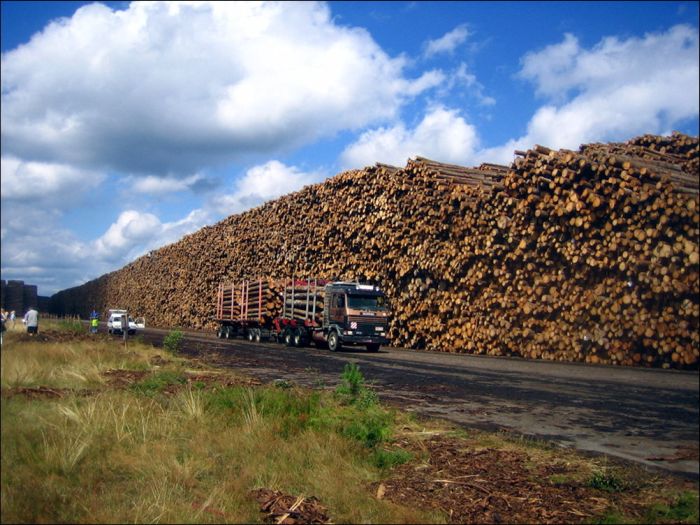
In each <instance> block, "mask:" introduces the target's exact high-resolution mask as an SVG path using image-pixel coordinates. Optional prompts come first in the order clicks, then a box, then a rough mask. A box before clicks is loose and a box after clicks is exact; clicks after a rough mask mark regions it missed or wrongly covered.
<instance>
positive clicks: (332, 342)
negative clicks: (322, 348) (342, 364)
mask: <svg viewBox="0 0 700 525" xmlns="http://www.w3.org/2000/svg"><path fill="white" fill-rule="evenodd" d="M328 349H329V350H330V351H331V352H339V351H340V350H342V349H343V345H342V343H341V342H340V336H338V332H336V331H332V332H331V333H330V334H328Z"/></svg>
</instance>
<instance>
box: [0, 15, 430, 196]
mask: <svg viewBox="0 0 700 525" xmlns="http://www.w3.org/2000/svg"><path fill="white" fill-rule="evenodd" d="M405 65H406V61H405V59H404V58H402V57H398V58H392V57H390V56H388V55H387V54H386V53H385V52H384V51H383V50H382V49H381V48H380V47H379V46H378V45H377V44H376V42H375V41H374V40H373V39H372V37H371V36H370V35H369V33H368V32H367V31H365V30H364V29H361V28H351V27H343V26H339V25H335V24H334V22H333V20H332V19H331V14H330V9H329V8H328V6H327V5H326V4H323V3H316V2H280V3H268V2H266V3H254V2H182V3H177V2H176V3H170V2H133V3H131V4H130V5H129V7H128V9H126V10H123V11H113V10H111V9H110V8H108V7H106V6H104V5H101V4H91V5H87V6H84V7H81V8H80V9H79V10H78V11H77V12H76V13H75V14H74V16H73V17H71V18H65V19H61V20H59V21H56V22H54V23H52V24H50V25H49V26H47V27H46V28H45V29H44V30H43V31H42V32H41V33H39V34H37V35H35V36H34V37H33V38H32V40H31V41H30V42H29V43H27V44H25V45H22V46H20V47H18V48H17V49H15V50H13V51H10V52H7V53H4V54H3V55H2V107H3V111H2V142H3V150H4V152H5V154H8V155H13V156H15V157H18V158H22V159H29V160H32V161H43V162H50V163H59V164H71V165H73V166H81V167H83V168H86V167H89V168H95V167H99V168H102V169H111V170H117V171H120V172H122V173H132V174H134V173H141V174H145V175H151V176H160V177H165V176H171V177H172V176H180V177H189V176H191V174H192V173H196V172H197V171H198V170H199V169H201V168H203V167H205V166H210V165H211V164H214V163H217V162H218V163H225V162H229V161H232V160H237V159H241V158H243V157H245V158H246V159H248V158H250V157H249V156H250V155H256V154H258V155H260V154H269V153H271V152H277V151H287V150H289V149H290V148H292V147H296V146H299V145H301V144H306V143H309V142H311V141H313V140H315V139H317V138H319V137H322V136H331V135H333V134H334V133H336V132H337V131H339V130H344V129H354V128H358V127H362V126H366V125H368V124H372V123H377V122H380V121H382V120H384V119H391V118H394V117H395V116H396V114H397V111H398V110H399V108H400V107H401V106H402V104H403V103H404V102H405V101H406V100H407V99H409V98H410V97H414V96H417V95H418V94H420V93H422V92H423V91H425V90H427V89H430V88H431V87H433V86H435V85H436V84H437V83H439V81H440V80H441V77H440V73H439V72H428V73H426V74H425V75H423V76H421V77H419V78H418V79H415V80H411V79H407V78H405V77H404V74H403V69H404V67H405ZM152 183H153V181H152V180H151V181H147V182H144V184H145V185H149V184H150V185H153V184H152Z"/></svg>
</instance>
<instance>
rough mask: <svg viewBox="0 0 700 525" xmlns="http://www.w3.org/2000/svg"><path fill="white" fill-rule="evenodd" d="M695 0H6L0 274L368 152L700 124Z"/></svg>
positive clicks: (157, 233)
mask: <svg viewBox="0 0 700 525" xmlns="http://www.w3.org/2000/svg"><path fill="white" fill-rule="evenodd" d="M698 5H699V4H698V2H630V1H624V2H578V1H577V2H522V1H519V2H439V1H430V2H365V1H363V2H349V1H347V2H329V3H323V2H318V3H317V2H281V3H257V2H230V3H229V2H220V1H218V2H212V3H209V2H133V3H130V2H102V3H93V2H44V1H42V2H9V1H2V3H1V9H2V13H1V14H2V33H1V36H2V66H1V68H2V69H1V76H0V82H1V85H2V106H1V124H2V131H1V159H0V160H1V179H0V180H1V194H0V197H1V206H2V207H1V215H2V216H1V227H0V233H1V237H0V241H1V242H0V253H1V268H0V271H1V274H2V275H1V276H2V279H5V280H8V279H18V280H23V281H25V283H28V284H36V285H38V291H39V295H43V296H50V295H52V294H54V293H56V292H58V291H60V290H63V289H66V288H70V287H73V286H78V285H80V284H83V283H85V282H87V281H89V280H92V279H95V278H97V277H99V276H101V275H103V274H105V273H108V272H111V271H114V270H117V269H119V268H121V267H123V266H125V265H126V264H128V263H129V262H131V261H133V260H135V259H136V258H138V257H140V256H141V255H144V254H146V253H148V252H149V251H151V250H154V249H157V248H160V247H162V246H164V245H167V244H170V243H173V242H176V241H178V240H179V239H181V238H182V237H183V236H184V235H186V234H188V233H193V232H195V231H197V230H199V229H201V228H202V227H204V226H207V225H213V224H215V223H217V222H219V221H220V220H222V219H224V218H226V217H228V216H229V215H232V214H238V213H241V212H243V211H245V210H247V209H250V208H253V207H256V206H259V205H260V204H262V203H264V202H266V201H269V200H272V199H275V198H277V197H279V196H282V195H285V194H288V193H290V192H293V191H296V190H299V189H301V188H302V187H304V186H306V185H309V184H315V183H318V182H322V181H323V180H325V179H327V178H329V177H332V176H334V175H336V174H337V173H340V172H342V171H344V170H347V169H354V168H362V167H364V166H370V165H374V164H375V163H376V162H383V163H388V164H394V165H398V166H404V165H405V164H406V161H407V160H408V159H409V158H411V157H415V156H417V155H421V156H424V157H428V158H432V159H435V160H438V161H443V162H448V163H454V164H461V165H464V166H475V165H478V164H480V163H481V162H497V163H502V164H509V163H510V162H511V161H512V160H513V158H514V157H513V151H514V150H516V149H523V150H524V149H529V148H531V147H533V146H534V145H535V144H543V145H546V146H549V147H553V148H570V149H577V148H578V147H579V146H580V145H581V144H584V143H590V142H608V141H616V142H618V141H626V140H629V139H630V138H633V137H635V136H638V135H642V134H645V133H652V134H669V133H670V132H671V131H673V130H678V131H681V132H684V133H688V134H691V135H695V136H697V135H698V119H699V112H698V100H699V99H700V94H699V87H698V84H699V78H700V73H699V67H698V62H699V59H698V56H699V50H698Z"/></svg>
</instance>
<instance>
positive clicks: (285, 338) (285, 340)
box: [282, 328, 294, 346]
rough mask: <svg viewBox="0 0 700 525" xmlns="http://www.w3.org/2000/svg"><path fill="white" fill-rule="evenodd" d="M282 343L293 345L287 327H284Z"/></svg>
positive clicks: (290, 333) (290, 332)
mask: <svg viewBox="0 0 700 525" xmlns="http://www.w3.org/2000/svg"><path fill="white" fill-rule="evenodd" d="M282 337H284V344H285V345H286V346H293V345H294V338H293V337H292V331H291V330H290V329H289V328H285V330H284V335H283V336H282Z"/></svg>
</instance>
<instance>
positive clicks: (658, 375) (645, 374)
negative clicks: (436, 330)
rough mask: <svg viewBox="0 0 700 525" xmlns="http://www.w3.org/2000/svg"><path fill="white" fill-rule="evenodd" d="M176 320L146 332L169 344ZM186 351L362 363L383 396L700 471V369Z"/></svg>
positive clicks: (290, 375) (195, 340) (215, 348)
mask: <svg viewBox="0 0 700 525" xmlns="http://www.w3.org/2000/svg"><path fill="white" fill-rule="evenodd" d="M165 334H167V331H166V330H158V329H153V328H150V329H147V330H145V331H144V338H145V339H146V340H147V341H150V342H152V343H154V344H155V345H156V346H160V345H161V344H162V340H163V337H164V336H165ZM184 351H185V353H187V354H189V355H192V356H197V357H199V358H201V359H203V360H205V361H207V362H210V363H211V364H215V365H218V366H224V367H230V368H234V369H236V370H238V371H240V372H243V373H245V374H248V375H250V376H253V377H257V378H260V379H261V380H263V381H271V380H274V379H285V380H287V381H291V382H294V383H296V384H299V385H304V386H319V385H327V386H335V385H336V384H337V383H338V382H339V380H340V374H341V372H342V370H343V367H344V366H345V364H346V363H348V362H354V363H357V364H358V366H359V367H360V370H361V371H362V373H363V375H364V377H365V379H366V380H367V381H368V382H369V383H370V384H372V385H373V386H374V388H375V390H376V391H377V393H378V394H379V397H380V399H381V400H382V401H385V402H389V403H392V404H397V405H399V406H401V407H402V408H404V409H406V410H410V411H415V412H418V413H421V414H425V415H428V416H435V417H440V418H445V419H448V420H450V421H452V422H455V423H458V424H460V425H463V426H465V427H471V428H479V429H483V430H508V431H511V432H514V433H516V434H517V435H523V436H526V437H530V438H536V439H544V440H548V441H551V442H554V443H556V444H558V445H561V446H566V447H575V448H577V449H579V450H581V451H587V452H592V453H603V454H607V455H609V456H613V457H617V458H622V459H624V460H630V461H634V462H637V463H640V464H643V465H646V466H648V467H651V468H659V469H662V470H665V471H669V472H672V473H674V474H679V475H683V476H685V477H690V478H694V479H698V478H699V477H700V475H699V470H700V467H699V463H698V445H699V431H698V422H699V421H698V401H699V399H700V381H699V376H698V372H697V371H695V372H681V371H676V370H651V369H638V368H628V367H624V368H623V367H613V366H604V365H586V364H581V363H559V362H556V363H552V362H540V361H526V360H522V359H516V358H504V357H486V356H472V355H463V354H443V353H432V352H418V351H412V350H405V349H394V348H382V349H381V351H380V352H379V353H367V352H365V351H364V350H363V349H358V350H349V351H347V350H346V351H343V352H340V353H331V352H330V351H328V350H321V349H317V348H315V347H311V348H286V347H285V346H283V345H280V344H274V343H249V342H247V341H243V340H241V339H236V340H220V339H216V337H215V335H214V334H210V333H204V332H186V337H185V343H184Z"/></svg>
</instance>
